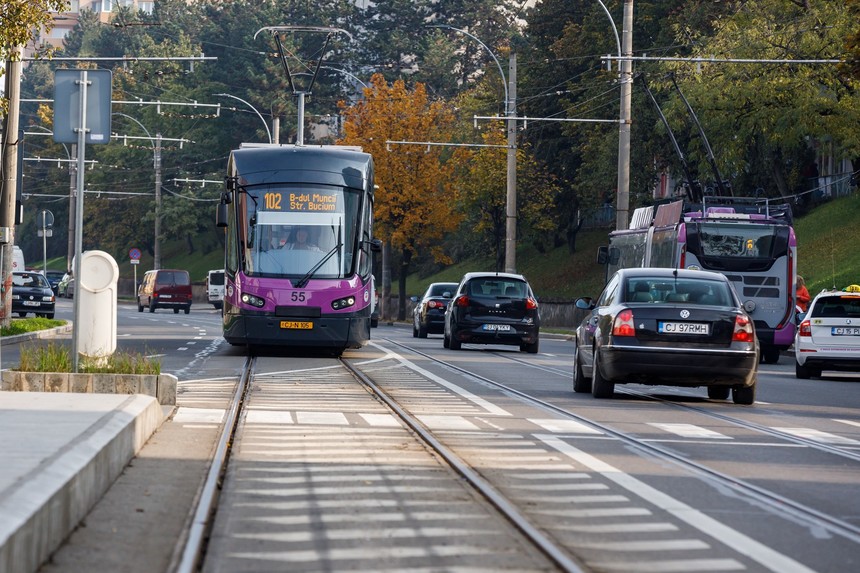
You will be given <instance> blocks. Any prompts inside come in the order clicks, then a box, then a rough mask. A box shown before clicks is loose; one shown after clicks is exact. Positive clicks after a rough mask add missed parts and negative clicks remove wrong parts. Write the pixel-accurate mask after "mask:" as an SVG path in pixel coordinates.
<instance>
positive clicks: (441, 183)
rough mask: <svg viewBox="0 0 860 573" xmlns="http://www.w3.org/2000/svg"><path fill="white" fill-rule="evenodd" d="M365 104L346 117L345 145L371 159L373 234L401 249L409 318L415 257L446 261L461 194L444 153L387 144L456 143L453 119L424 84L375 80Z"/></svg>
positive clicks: (349, 110)
mask: <svg viewBox="0 0 860 573" xmlns="http://www.w3.org/2000/svg"><path fill="white" fill-rule="evenodd" d="M364 98H365V99H364V100H362V101H360V102H358V103H357V104H355V105H353V106H351V107H348V106H347V105H346V104H345V103H344V104H341V106H342V109H343V114H344V133H345V135H344V138H343V139H342V140H341V141H340V142H339V143H341V144H344V145H360V146H361V147H362V148H363V149H364V151H366V152H368V153H370V154H371V155H373V160H374V170H375V173H376V175H375V177H376V184H377V186H378V188H377V191H376V200H375V201H376V202H375V205H374V219H375V221H376V227H375V231H374V232H375V234H377V235H378V236H379V238H381V239H382V240H383V241H388V242H389V243H390V244H391V246H392V247H393V248H395V249H398V250H399V251H400V255H401V266H400V272H399V279H400V282H399V295H400V308H399V310H398V319H399V320H404V319H405V316H406V276H407V274H408V273H409V265H410V262H411V261H412V258H413V257H414V256H415V255H416V254H418V253H419V252H422V251H425V250H426V251H429V252H430V254H431V256H433V257H434V259H436V260H438V261H446V262H448V261H449V259H448V257H447V256H446V255H445V254H444V253H443V252H442V249H441V239H442V238H443V237H444V236H445V234H446V233H448V232H450V231H451V230H453V229H454V228H456V225H457V222H458V220H459V215H458V213H457V212H456V210H455V208H454V207H455V205H456V202H457V189H456V187H455V186H453V185H452V184H451V177H450V176H451V165H450V164H449V163H446V162H445V161H444V158H445V156H446V152H445V150H444V148H443V147H439V146H426V147H425V146H424V145H397V144H391V145H390V151H389V150H388V145H387V143H386V142H388V141H392V140H393V141H414V142H426V141H435V142H445V141H450V136H449V135H448V132H449V131H450V127H451V123H452V120H453V116H452V114H451V111H450V110H449V109H448V107H447V106H446V105H445V104H443V103H442V102H432V101H430V99H429V98H428V96H427V91H426V89H425V87H424V85H423V84H420V83H418V84H416V85H415V87H414V88H412V89H411V90H410V89H408V88H407V87H406V83H405V82H404V81H403V80H397V81H395V82H394V83H393V84H390V85H389V84H388V83H387V82H386V81H385V78H384V77H383V76H382V74H374V75H373V77H372V78H371V80H370V87H369V88H367V89H365V90H364Z"/></svg>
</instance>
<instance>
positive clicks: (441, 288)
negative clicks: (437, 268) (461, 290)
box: [427, 285, 457, 296]
mask: <svg viewBox="0 0 860 573" xmlns="http://www.w3.org/2000/svg"><path fill="white" fill-rule="evenodd" d="M455 290H457V285H453V286H452V285H433V286H432V287H430V293H429V294H428V295H427V296H442V295H443V294H445V293H446V292H448V293H451V294H453V293H454V291H455Z"/></svg>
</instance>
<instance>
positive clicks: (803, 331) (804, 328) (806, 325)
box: [800, 320, 812, 336]
mask: <svg viewBox="0 0 860 573" xmlns="http://www.w3.org/2000/svg"><path fill="white" fill-rule="evenodd" d="M800 336H812V323H811V322H809V320H804V321H803V322H801V323H800Z"/></svg>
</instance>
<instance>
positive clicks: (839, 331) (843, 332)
mask: <svg viewBox="0 0 860 573" xmlns="http://www.w3.org/2000/svg"><path fill="white" fill-rule="evenodd" d="M830 334H831V335H833V336H860V326H834V327H832V328H831V329H830Z"/></svg>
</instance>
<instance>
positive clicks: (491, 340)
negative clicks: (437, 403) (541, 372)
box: [443, 273, 540, 354]
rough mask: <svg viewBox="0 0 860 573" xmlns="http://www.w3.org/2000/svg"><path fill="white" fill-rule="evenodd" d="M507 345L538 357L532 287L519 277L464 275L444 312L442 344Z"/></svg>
mask: <svg viewBox="0 0 860 573" xmlns="http://www.w3.org/2000/svg"><path fill="white" fill-rule="evenodd" d="M463 343H471V344H507V345H513V346H519V347H520V350H522V351H524V352H528V353H530V354H537V352H538V348H539V346H540V313H539V312H538V302H537V298H536V297H535V295H534V293H533V292H532V289H531V286H529V283H528V281H526V279H525V277H524V276H522V275H516V274H512V273H467V274H466V275H464V276H463V278H462V280H461V281H460V284H459V285H458V286H457V292H455V293H454V298H453V300H452V301H451V303H450V304H449V305H448V308H447V310H446V311H445V331H444V340H443V345H444V346H445V348H450V349H451V350H459V349H460V347H461V345H462V344H463Z"/></svg>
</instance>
